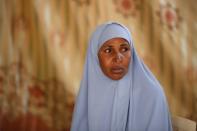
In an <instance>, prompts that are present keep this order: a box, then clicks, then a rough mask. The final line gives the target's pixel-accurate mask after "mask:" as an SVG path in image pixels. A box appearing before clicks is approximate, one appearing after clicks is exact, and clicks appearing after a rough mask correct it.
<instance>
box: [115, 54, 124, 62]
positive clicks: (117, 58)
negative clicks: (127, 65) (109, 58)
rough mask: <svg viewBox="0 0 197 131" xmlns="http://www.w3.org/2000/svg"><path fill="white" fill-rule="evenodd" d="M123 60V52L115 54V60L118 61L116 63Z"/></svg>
mask: <svg viewBox="0 0 197 131" xmlns="http://www.w3.org/2000/svg"><path fill="white" fill-rule="evenodd" d="M122 60H123V56H122V54H121V53H116V54H115V57H114V62H116V63H121V62H122Z"/></svg>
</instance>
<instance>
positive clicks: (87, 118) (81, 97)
mask: <svg viewBox="0 0 197 131" xmlns="http://www.w3.org/2000/svg"><path fill="white" fill-rule="evenodd" d="M112 38H124V39H125V40H127V41H128V43H129V44H130V46H131V54H132V57H131V60H130V64H129V70H128V73H127V74H126V75H125V76H124V77H123V78H122V79H120V80H112V79H110V78H108V77H107V76H105V75H104V74H103V72H102V70H101V68H100V64H99V59H98V56H97V54H98V50H99V48H100V47H101V46H102V44H103V43H105V42H106V41H107V40H110V39H112ZM171 130H172V126H171V121H170V115H169V111H168V106H167V102H166V98H165V95H164V92H163V90H162V87H161V85H160V84H159V82H158V81H157V79H156V78H155V77H154V75H153V74H152V73H151V72H150V70H149V69H148V68H147V67H146V65H145V64H144V63H143V61H142V60H141V59H140V58H139V57H138V55H137V53H136V51H135V48H134V45H133V39H132V37H131V34H130V32H129V30H128V29H127V28H126V27H125V26H124V25H122V24H120V23H117V22H108V23H105V24H102V25H100V26H98V27H97V29H96V31H95V32H94V33H93V34H92V36H91V39H90V42H89V47H88V50H87V56H86V61H85V66H84V72H83V77H82V81H81V85H80V89H79V93H78V96H77V99H76V104H75V109H74V114H73V120H72V127H71V131H171Z"/></svg>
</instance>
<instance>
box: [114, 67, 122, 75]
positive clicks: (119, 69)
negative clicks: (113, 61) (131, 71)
mask: <svg viewBox="0 0 197 131" xmlns="http://www.w3.org/2000/svg"><path fill="white" fill-rule="evenodd" d="M111 72H112V73H114V74H122V73H123V72H124V68H122V67H112V68H111Z"/></svg>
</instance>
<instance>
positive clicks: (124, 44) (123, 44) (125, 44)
mask: <svg viewBox="0 0 197 131" xmlns="http://www.w3.org/2000/svg"><path fill="white" fill-rule="evenodd" d="M127 45H128V46H129V47H130V45H129V43H122V44H121V45H120V46H127ZM103 47H113V46H112V45H104V46H103Z"/></svg>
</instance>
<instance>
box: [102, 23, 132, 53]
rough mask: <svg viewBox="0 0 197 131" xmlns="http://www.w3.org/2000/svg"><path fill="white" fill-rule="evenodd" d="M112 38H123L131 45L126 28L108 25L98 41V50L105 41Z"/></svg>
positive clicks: (115, 24)
mask: <svg viewBox="0 0 197 131" xmlns="http://www.w3.org/2000/svg"><path fill="white" fill-rule="evenodd" d="M112 38H124V39H125V40H127V41H128V43H129V44H130V45H131V36H130V33H129V31H128V29H127V28H126V27H124V26H123V25H121V24H118V23H110V24H107V25H106V26H105V28H104V29H103V31H102V32H101V34H100V37H99V39H98V49H99V48H100V47H101V46H102V44H104V43H105V42H106V41H108V40H110V39H112Z"/></svg>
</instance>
